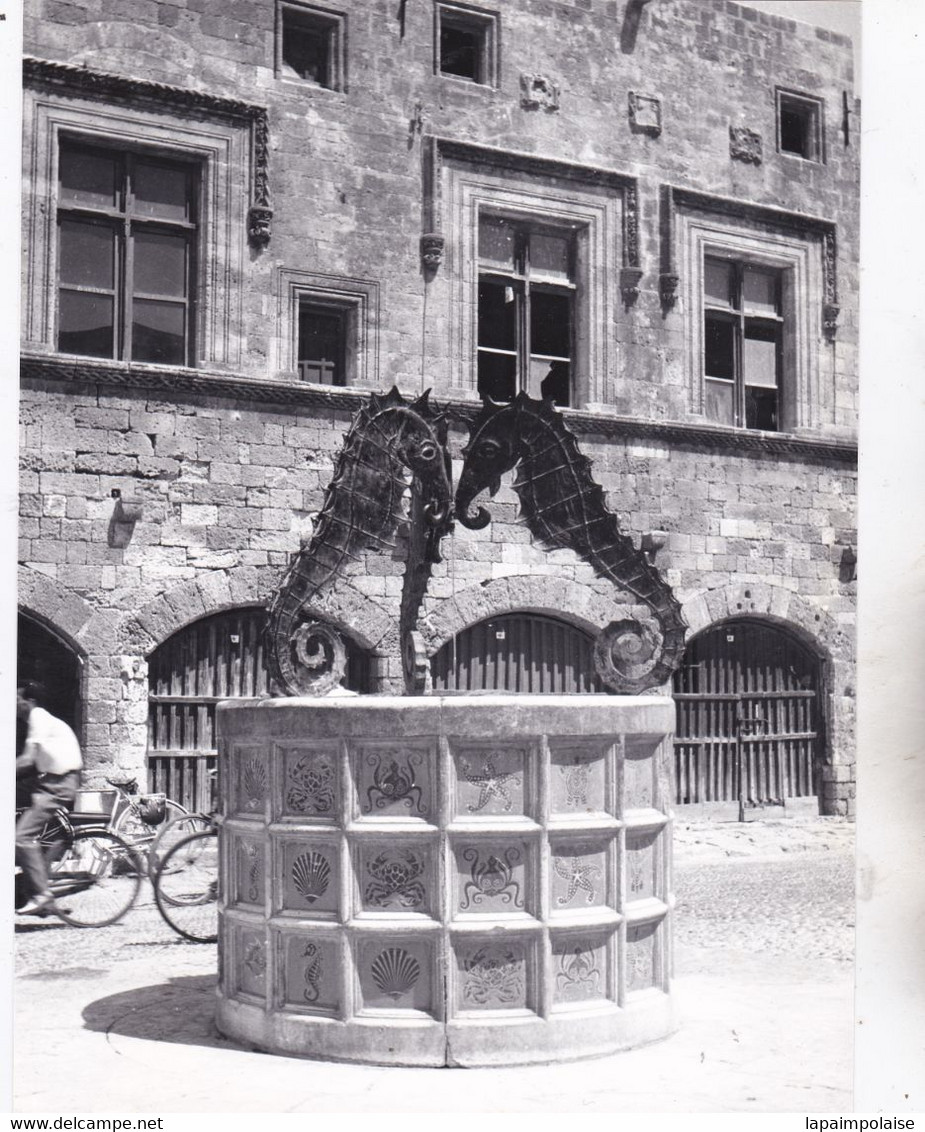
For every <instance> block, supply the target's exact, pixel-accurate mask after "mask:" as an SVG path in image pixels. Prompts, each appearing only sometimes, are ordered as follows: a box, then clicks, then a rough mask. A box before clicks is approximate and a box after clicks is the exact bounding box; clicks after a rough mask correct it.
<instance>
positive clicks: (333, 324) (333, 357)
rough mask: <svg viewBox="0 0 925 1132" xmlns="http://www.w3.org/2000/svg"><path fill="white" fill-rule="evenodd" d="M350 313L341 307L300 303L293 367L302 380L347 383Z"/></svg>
mask: <svg viewBox="0 0 925 1132" xmlns="http://www.w3.org/2000/svg"><path fill="white" fill-rule="evenodd" d="M349 323H350V312H349V311H348V310H346V309H344V308H343V307H335V306H328V305H326V304H323V303H311V302H307V301H306V300H304V299H303V300H302V301H301V302H300V303H299V331H298V344H297V358H296V364H297V366H298V371H299V379H300V380H301V381H310V382H314V383H315V384H317V385H346V384H347V352H348V351H347V348H348V337H349V333H350V328H349Z"/></svg>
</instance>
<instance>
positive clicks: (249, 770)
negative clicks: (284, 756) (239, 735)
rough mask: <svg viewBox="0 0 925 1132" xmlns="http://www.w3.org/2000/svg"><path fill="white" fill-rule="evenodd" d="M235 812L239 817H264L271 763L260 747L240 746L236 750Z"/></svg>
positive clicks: (234, 757) (234, 758) (234, 761)
mask: <svg viewBox="0 0 925 1132" xmlns="http://www.w3.org/2000/svg"><path fill="white" fill-rule="evenodd" d="M233 763H234V767H235V785H236V792H235V813H236V815H237V816H238V817H252V818H263V817H264V816H265V814H266V809H267V796H268V793H269V787H270V764H269V762H268V761H267V756H266V752H265V751H264V750H263V749H262V748H260V747H239V748H237V750H235V752H234V756H233Z"/></svg>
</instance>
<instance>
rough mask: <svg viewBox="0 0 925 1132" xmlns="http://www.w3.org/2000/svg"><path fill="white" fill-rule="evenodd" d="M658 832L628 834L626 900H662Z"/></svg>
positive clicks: (629, 831) (630, 832)
mask: <svg viewBox="0 0 925 1132" xmlns="http://www.w3.org/2000/svg"><path fill="white" fill-rule="evenodd" d="M658 839H659V831H658V830H651V829H650V830H641V831H639V832H638V833H636V832H632V831H631V830H627V832H626V899H627V900H646V899H648V898H649V897H651V896H656V897H659V898H661V896H662V892H661V884H660V883H659V878H658V872H657V869H658Z"/></svg>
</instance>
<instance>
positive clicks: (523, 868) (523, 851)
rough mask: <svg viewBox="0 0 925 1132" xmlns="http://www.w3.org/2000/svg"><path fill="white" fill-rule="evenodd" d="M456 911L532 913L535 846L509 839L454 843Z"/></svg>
mask: <svg viewBox="0 0 925 1132" xmlns="http://www.w3.org/2000/svg"><path fill="white" fill-rule="evenodd" d="M453 852H454V856H455V860H456V885H455V911H456V914H457V915H459V914H462V915H478V914H479V913H485V914H488V915H495V916H497V915H512V914H514V915H516V914H517V913H521V914H523V913H533V911H534V900H533V885H534V883H535V882H534V877H535V875H536V864H537V863H536V846H534V845H531V843H530V842H528V841H523V840H518V841H513V840H511V839H510V838H508V839H504V840H502V839H500V838H499V839H498V840H493V839H492V840H484V839H480V840H478V841H463V842H460V843H458V844H456V845H455V846H454V849H453Z"/></svg>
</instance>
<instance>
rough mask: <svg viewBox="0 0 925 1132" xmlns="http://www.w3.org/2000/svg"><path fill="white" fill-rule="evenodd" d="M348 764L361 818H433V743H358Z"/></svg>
mask: <svg viewBox="0 0 925 1132" xmlns="http://www.w3.org/2000/svg"><path fill="white" fill-rule="evenodd" d="M351 764H352V768H353V774H354V781H355V783H356V794H357V803H358V808H359V816H360V819H361V820H362V819H364V818H368V819H371V820H374V821H375V820H382V819H383V818H400V819H402V820H403V821H408V820H411V821H421V822H431V821H433V817H434V813H435V810H434V790H433V782H434V770H433V767H434V754H433V744H432V743H430V742H426V743H422V742H421V741H420V740H414V741H409V742H404V743H401V742H392V743H360V744H357V746H356V747H355V748H354V750H353V751H352V759H351Z"/></svg>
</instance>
